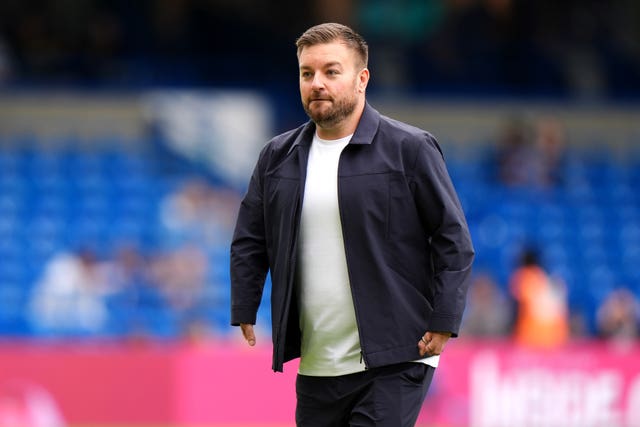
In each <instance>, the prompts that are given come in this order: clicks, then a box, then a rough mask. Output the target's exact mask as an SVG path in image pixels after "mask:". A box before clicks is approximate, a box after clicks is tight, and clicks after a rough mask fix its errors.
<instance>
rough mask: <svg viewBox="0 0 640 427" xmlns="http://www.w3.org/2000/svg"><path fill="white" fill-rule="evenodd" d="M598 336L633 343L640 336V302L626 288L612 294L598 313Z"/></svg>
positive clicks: (601, 305)
mask: <svg viewBox="0 0 640 427" xmlns="http://www.w3.org/2000/svg"><path fill="white" fill-rule="evenodd" d="M596 323H597V328H598V335H599V336H600V337H602V338H605V339H609V340H616V341H633V340H635V339H637V338H638V336H640V302H639V301H638V298H636V296H635V295H634V294H633V293H632V292H631V291H630V290H629V289H626V288H619V289H616V290H614V291H613V292H611V293H610V294H609V295H607V297H606V298H605V299H604V301H602V303H601V304H600V306H599V307H598V310H597V313H596Z"/></svg>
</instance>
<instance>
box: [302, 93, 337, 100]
mask: <svg viewBox="0 0 640 427" xmlns="http://www.w3.org/2000/svg"><path fill="white" fill-rule="evenodd" d="M307 100H308V101H309V102H311V101H332V100H333V98H332V97H330V96H329V95H327V94H323V93H321V92H313V93H311V95H310V96H309V97H308V98H307Z"/></svg>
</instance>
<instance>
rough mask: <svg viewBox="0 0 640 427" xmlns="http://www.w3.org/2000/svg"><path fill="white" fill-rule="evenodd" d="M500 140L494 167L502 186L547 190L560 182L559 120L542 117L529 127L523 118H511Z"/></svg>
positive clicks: (562, 139)
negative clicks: (495, 166) (496, 168)
mask: <svg viewBox="0 0 640 427" xmlns="http://www.w3.org/2000/svg"><path fill="white" fill-rule="evenodd" d="M499 138H500V139H499V142H498V151H497V166H498V176H499V180H500V181H501V182H502V183H503V184H505V185H508V186H515V187H529V188H546V187H550V186H554V185H556V184H558V183H559V181H560V179H559V178H560V166H561V161H562V158H563V155H564V146H565V134H564V129H563V127H562V125H561V123H560V122H559V121H557V120H555V119H553V118H541V119H538V120H536V121H535V122H534V124H533V126H531V124H530V123H529V122H528V121H526V120H525V119H523V118H520V117H517V118H512V119H510V120H509V121H508V122H507V124H506V125H505V126H504V128H503V129H502V131H501V135H500V137H499Z"/></svg>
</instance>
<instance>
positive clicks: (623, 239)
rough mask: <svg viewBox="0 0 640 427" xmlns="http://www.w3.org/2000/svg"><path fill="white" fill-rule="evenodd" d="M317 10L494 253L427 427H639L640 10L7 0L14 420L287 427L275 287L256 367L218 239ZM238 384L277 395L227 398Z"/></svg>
mask: <svg viewBox="0 0 640 427" xmlns="http://www.w3.org/2000/svg"><path fill="white" fill-rule="evenodd" d="M325 21H337V22H341V23H345V24H348V25H351V26H353V27H354V28H355V29H356V30H357V31H358V32H359V33H361V34H362V35H363V36H364V37H365V39H366V40H367V41H368V43H369V46H370V63H369V68H370V70H371V75H372V78H371V82H370V85H369V89H368V98H369V102H370V103H371V104H372V105H373V106H374V107H375V108H376V109H378V110H379V111H381V112H382V113H384V114H386V115H389V116H391V117H393V118H396V119H400V120H403V121H407V122H409V123H411V124H414V125H416V126H420V127H422V128H425V129H427V130H429V131H430V132H432V133H433V134H434V135H435V136H436V137H437V138H438V140H439V142H440V143H441V145H442V148H443V151H444V153H445V159H446V161H447V165H448V167H449V172H450V174H451V177H452V179H453V182H454V184H455V186H456V188H457V190H458V192H459V196H460V199H461V202H462V205H463V207H464V210H465V212H466V215H467V219H468V222H469V226H470V229H471V233H472V237H473V241H474V245H475V248H476V252H477V258H476V263H475V268H474V274H473V284H472V286H471V290H470V293H469V300H468V309H467V312H466V321H465V323H464V327H463V331H462V333H461V337H460V338H459V339H457V340H455V342H454V343H452V345H451V351H450V352H451V355H450V359H449V360H451V364H450V365H448V364H447V362H446V360H447V358H446V357H445V358H444V359H443V360H445V362H444V363H443V365H444V366H442V367H441V368H440V370H441V371H442V372H441V374H440V375H439V376H437V377H436V381H435V383H434V387H433V389H432V391H431V394H432V398H431V399H428V400H427V403H426V404H425V411H424V414H423V416H421V421H420V422H421V423H423V424H422V425H430V426H435V425H437V426H443V427H444V426H459V427H464V426H478V427H502V426H504V427H510V426H518V427H526V426H529V425H531V426H533V425H535V426H547V425H548V426H558V427H568V426H574V425H575V426H580V427H584V426H594V427H595V426H600V425H610V426H625V427H637V426H640V410H638V409H637V408H640V362H638V361H639V360H640V349H639V348H638V336H639V328H640V303H639V302H638V300H639V298H640V268H639V267H640V191H639V190H638V187H640V3H638V2H637V1H635V0H611V1H608V2H602V1H597V0H580V1H578V0H567V1H563V2H558V1H551V0H398V1H394V2H387V1H383V0H324V1H322V0H306V1H264V2H254V1H249V0H235V1H225V0H156V1H150V0H140V1H134V2H130V1H123V0H111V1H107V0H56V1H54V0H41V1H35V0H33V1H24V0H20V1H18V0H3V1H2V2H1V3H0V341H1V342H0V426H2V427H7V426H21V427H25V426H27V425H31V426H62V425H96V424H100V425H114V426H115V425H174V426H178V425H181V426H182V425H184V426H186V425H195V424H198V425H212V426H222V425H236V426H241V425H242V426H244V425H252V426H258V425H271V426H275V425H283V426H284V425H292V423H291V421H290V420H291V418H292V415H291V413H290V412H287V411H288V410H290V408H291V399H292V396H291V392H292V390H293V385H292V382H291V381H292V377H291V375H292V374H295V367H289V369H288V371H289V374H285V376H284V379H282V378H280V379H278V380H274V379H273V378H272V377H273V375H272V374H270V373H269V366H270V365H269V355H268V352H269V350H270V344H269V338H268V337H269V333H270V326H269V322H270V314H269V294H270V290H269V284H267V286H266V288H265V296H264V299H263V305H262V307H261V309H260V313H259V324H258V327H259V333H260V335H259V339H260V341H261V346H262V348H261V349H258V350H257V351H256V352H255V353H251V354H249V353H247V352H246V350H245V349H244V348H243V347H241V343H240V342H239V336H238V335H239V331H238V330H236V329H234V328H231V327H230V326H229V325H228V324H229V272H228V261H229V254H228V248H229V242H230V236H231V233H232V228H233V225H234V221H235V215H236V211H237V208H238V204H239V201H240V199H241V197H242V194H243V191H244V189H245V188H246V185H247V181H248V178H249V175H250V172H251V169H252V167H253V164H254V162H255V161H256V159H257V155H258V151H259V150H260V147H261V146H262V145H263V144H264V143H265V142H266V141H267V140H268V139H269V138H270V137H272V136H273V135H276V134H278V133H280V132H283V131H285V130H288V129H290V128H292V127H296V126H298V125H299V124H300V123H302V122H303V121H305V120H306V116H305V115H304V112H303V111H302V108H301V106H300V101H299V94H298V82H297V61H296V56H295V44H294V43H295V39H296V38H297V37H298V36H299V35H300V34H301V33H302V32H303V31H304V30H306V29H307V28H308V27H309V26H311V25H314V24H316V23H320V22H325ZM479 349H481V350H479ZM256 354H258V355H259V356H256ZM454 361H457V362H454ZM456 364H457V365H456ZM249 365H250V366H251V369H254V368H253V366H254V365H260V366H256V367H255V369H256V370H255V371H253V370H249V371H248V370H247V368H246V367H247V366H249ZM449 366H450V367H449ZM461 366H464V368H460V367H461ZM474 367H475V368H477V369H474ZM229 371H230V372H233V371H235V372H238V374H237V375H238V376H237V377H234V376H233V375H230V374H229ZM167 372H170V374H168V373H167ZM248 375H251V377H252V378H254V379H255V378H260V381H261V382H260V384H262V388H261V390H263V393H269V390H280V388H282V390H281V392H278V393H281V394H279V395H276V396H275V397H274V396H272V398H273V399H275V400H273V405H270V404H268V403H269V402H271V401H269V399H268V398H267V399H266V402H267V403H264V402H263V404H264V408H262V409H260V411H258V410H257V409H256V410H255V411H240V410H239V409H238V408H237V402H236V403H235V404H234V403H233V402H234V400H233V398H234V397H238V396H237V395H238V394H243V393H244V390H245V388H244V387H243V385H244V384H246V381H248ZM276 377H277V376H276ZM273 381H278V382H277V383H274V382H273ZM287 381H289V382H287ZM232 383H233V384H232ZM176 384H179V385H180V386H176ZM486 390H489V391H490V393H488V394H489V395H491V396H497V397H496V399H495V400H492V399H487V398H486V395H487V393H485V392H484V391H486ZM541 390H543V391H548V390H555V392H554V393H546V394H545V393H544V392H541ZM234 393H236V395H234ZM271 394H273V393H271ZM545 396H546V397H545ZM263 400H264V397H263ZM496 401H497V402H499V403H500V404H499V405H497V404H496ZM34 402H36V403H34ZM283 402H284V403H283ZM430 402H431V403H430ZM558 402H564V403H565V404H564V406H563V405H562V403H560V404H558ZM593 402H597V404H595V408H596V409H593V405H594V403H593ZM159 405H160V406H162V407H163V408H165V409H163V410H162V411H158V409H157V408H158V407H159ZM429 405H432V406H431V407H430V406H429ZM558 405H560V407H561V409H558ZM552 407H553V408H555V409H554V410H551V409H550V408H552ZM167 408H168V409H167ZM277 408H280V409H277ZM283 408H284V409H283ZM589 408H591V409H589ZM234 411H235V412H234ZM552 413H553V414H556V415H555V417H554V416H551V415H550V414H552ZM536 414H538V415H536ZM539 414H543V415H544V417H543V416H542V415H539ZM536 417H538V418H536ZM540 417H542V418H540ZM243 423H244V424H243Z"/></svg>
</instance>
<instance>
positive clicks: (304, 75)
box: [301, 71, 311, 79]
mask: <svg viewBox="0 0 640 427" xmlns="http://www.w3.org/2000/svg"><path fill="white" fill-rule="evenodd" d="M301 76H302V78H305V79H308V78H309V77H311V73H310V72H308V71H305V72H303V73H302V74H301Z"/></svg>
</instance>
